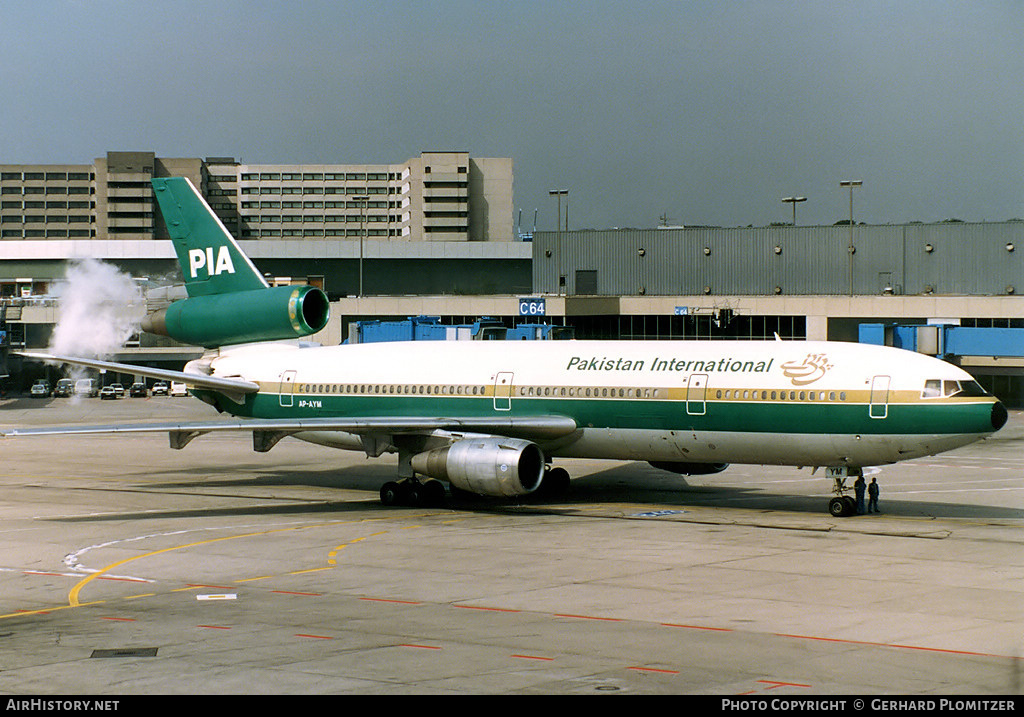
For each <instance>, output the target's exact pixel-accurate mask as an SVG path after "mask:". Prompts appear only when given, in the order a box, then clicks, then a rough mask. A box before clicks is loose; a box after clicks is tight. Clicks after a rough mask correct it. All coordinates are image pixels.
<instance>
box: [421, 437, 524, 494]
mask: <svg viewBox="0 0 1024 717" xmlns="http://www.w3.org/2000/svg"><path fill="white" fill-rule="evenodd" d="M412 468H413V470H414V471H416V472H417V473H421V474H423V475H426V476H430V477H431V478H441V479H444V480H447V481H449V482H451V484H452V485H453V486H455V487H456V488H461V489H462V490H467V491H471V492H473V493H476V494H478V495H490V496H498V497H502V498H510V497H512V496H516V495H525V494H527V493H532V492H533V491H535V490H537V488H538V487H539V486H540V482H541V479H542V478H543V477H544V452H543V451H541V449H540V447H538V446H537V444H535V443H530V442H529V441H524V440H521V439H518V438H500V437H495V436H483V437H480V438H463V439H460V440H458V441H455V442H454V443H452V444H451V445H450V446H447V447H446V448H437V449H435V450H432V451H427V452H425V453H420V454H417V455H415V456H413V457H412Z"/></svg>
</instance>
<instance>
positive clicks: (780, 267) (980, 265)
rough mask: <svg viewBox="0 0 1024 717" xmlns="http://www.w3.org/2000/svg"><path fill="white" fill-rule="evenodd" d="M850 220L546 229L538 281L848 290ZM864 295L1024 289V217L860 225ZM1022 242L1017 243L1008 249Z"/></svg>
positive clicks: (858, 271) (792, 291)
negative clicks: (581, 278)
mask: <svg viewBox="0 0 1024 717" xmlns="http://www.w3.org/2000/svg"><path fill="white" fill-rule="evenodd" d="M849 245H850V227H848V226H831V227H786V226H775V227H751V228H740V229H643V230H633V229H625V230H605V231H593V230H584V231H572V232H561V233H557V232H537V233H536V234H535V235H534V238H533V287H534V291H535V292H537V293H551V294H553V293H556V292H557V290H558V278H557V277H558V273H559V272H557V271H556V267H557V266H558V265H559V263H560V265H561V272H560V273H561V274H562V275H564V276H565V277H566V278H565V286H566V290H567V292H568V293H569V294H576V293H577V288H576V279H577V272H578V271H584V272H588V271H589V272H596V275H597V276H596V280H597V293H598V294H600V295H613V296H618V295H640V294H647V295H666V296H671V295H682V296H692V295H700V294H709V295H719V296H721V295H745V296H767V295H774V294H782V295H786V294H789V295H845V294H849V293H850V290H851V281H850V275H851V261H850V257H851V254H850V253H849V251H848V249H849ZM853 246H854V248H855V251H854V253H853V254H852V278H853V281H852V284H853V292H852V293H854V294H857V295H868V294H881V293H883V291H885V289H886V288H887V287H888V288H889V289H891V290H892V292H893V293H896V294H926V293H934V294H957V295H982V296H991V295H1001V294H1007V293H1016V292H1024V223H1022V222H1005V223H987V224H966V223H963V224H962V223H948V224H907V225H896V226H861V225H858V226H856V227H854V229H853ZM1008 246H1010V247H1012V250H1010V249H1008Z"/></svg>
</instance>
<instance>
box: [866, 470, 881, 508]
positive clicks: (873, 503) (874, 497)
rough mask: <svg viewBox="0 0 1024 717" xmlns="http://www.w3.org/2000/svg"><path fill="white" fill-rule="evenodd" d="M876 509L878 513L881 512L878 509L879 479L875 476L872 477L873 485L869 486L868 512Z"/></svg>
mask: <svg viewBox="0 0 1024 717" xmlns="http://www.w3.org/2000/svg"><path fill="white" fill-rule="evenodd" d="M872 509H874V511H875V512H876V513H881V512H882V511H880V510H879V509H878V481H877V480H875V479H874V478H872V479H871V485H869V486H868V512H869V513H870V512H871V511H872Z"/></svg>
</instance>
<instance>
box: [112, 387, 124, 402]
mask: <svg viewBox="0 0 1024 717" xmlns="http://www.w3.org/2000/svg"><path fill="white" fill-rule="evenodd" d="M110 387H111V388H112V389H114V393H116V394H117V397H118V398H124V386H122V385H121V384H119V383H112V384H110Z"/></svg>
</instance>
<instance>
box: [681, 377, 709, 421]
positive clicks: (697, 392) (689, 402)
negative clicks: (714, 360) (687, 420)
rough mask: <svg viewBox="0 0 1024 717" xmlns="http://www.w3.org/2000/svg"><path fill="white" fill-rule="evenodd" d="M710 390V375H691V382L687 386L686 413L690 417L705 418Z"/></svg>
mask: <svg viewBox="0 0 1024 717" xmlns="http://www.w3.org/2000/svg"><path fill="white" fill-rule="evenodd" d="M707 388H708V375H707V374H706V373H693V374H690V380H689V382H688V383H687V386H686V413H687V415H690V416H703V415H704V414H705V413H707V403H706V402H705V398H706V394H707Z"/></svg>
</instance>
